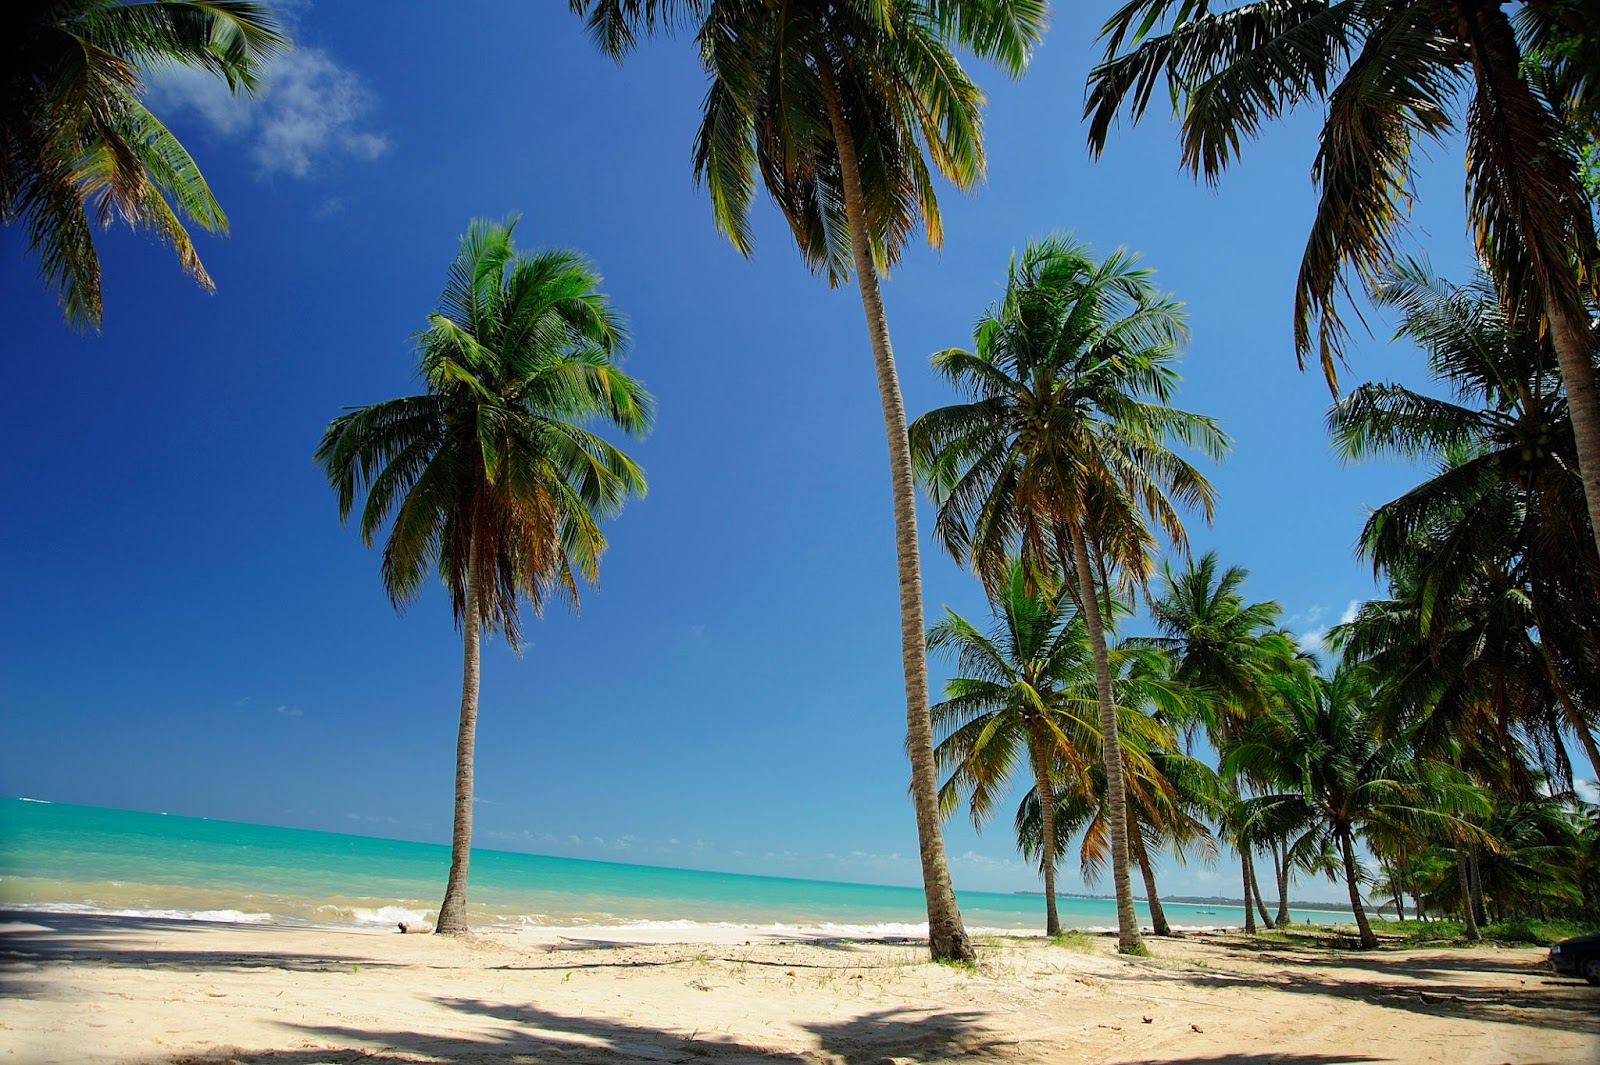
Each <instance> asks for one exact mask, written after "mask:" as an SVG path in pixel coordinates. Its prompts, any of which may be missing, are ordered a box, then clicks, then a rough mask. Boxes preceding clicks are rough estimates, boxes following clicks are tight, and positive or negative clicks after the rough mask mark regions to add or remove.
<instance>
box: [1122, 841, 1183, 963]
mask: <svg viewBox="0 0 1600 1065" xmlns="http://www.w3.org/2000/svg"><path fill="white" fill-rule="evenodd" d="M1128 843H1129V844H1130V845H1131V846H1132V847H1133V857H1134V860H1135V861H1137V862H1138V863H1139V875H1140V876H1141V877H1143V878H1144V897H1145V899H1146V900H1147V901H1148V903H1149V905H1150V928H1151V930H1153V931H1154V932H1155V934H1156V935H1158V936H1170V935H1172V926H1171V925H1169V924H1167V911H1166V910H1164V909H1162V908H1161V895H1160V893H1159V892H1157V891H1156V871H1155V870H1154V869H1153V868H1151V866H1150V855H1149V853H1148V852H1147V851H1146V850H1145V846H1144V833H1143V832H1140V831H1139V826H1138V825H1133V826H1132V831H1131V832H1129V833H1128Z"/></svg>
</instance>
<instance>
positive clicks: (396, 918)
mask: <svg viewBox="0 0 1600 1065" xmlns="http://www.w3.org/2000/svg"><path fill="white" fill-rule="evenodd" d="M330 909H331V910H336V911H338V913H339V914H340V915H341V916H344V917H347V918H348V919H349V920H352V921H354V922H355V923H356V924H372V925H389V926H391V927H392V926H394V925H397V924H399V923H400V922H401V921H404V922H405V923H406V924H427V923H428V922H429V921H431V920H432V919H433V914H432V913H430V912H428V911H425V910H408V909H406V908H405V907H404V906H379V907H378V908H377V909H376V910H364V909H360V908H359V907H352V908H345V907H342V906H337V907H335V906H323V907H320V908H319V912H321V911H322V910H330Z"/></svg>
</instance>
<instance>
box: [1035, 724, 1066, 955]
mask: <svg viewBox="0 0 1600 1065" xmlns="http://www.w3.org/2000/svg"><path fill="white" fill-rule="evenodd" d="M1030 739H1031V740H1032V747H1033V787H1034V790H1035V792H1036V793H1037V794H1038V796H1039V827H1040V830H1041V833H1042V835H1041V836H1040V837H1039V842H1040V858H1039V867H1040V871H1041V872H1043V873H1044V934H1045V935H1047V936H1053V935H1059V934H1060V932H1061V918H1060V916H1059V915H1058V914H1057V913H1056V792H1055V788H1054V787H1053V786H1052V785H1051V783H1050V760H1049V759H1050V753H1049V752H1050V748H1049V745H1048V744H1047V743H1046V742H1045V740H1044V739H1043V738H1042V737H1040V736H1038V735H1034V736H1032V737H1030Z"/></svg>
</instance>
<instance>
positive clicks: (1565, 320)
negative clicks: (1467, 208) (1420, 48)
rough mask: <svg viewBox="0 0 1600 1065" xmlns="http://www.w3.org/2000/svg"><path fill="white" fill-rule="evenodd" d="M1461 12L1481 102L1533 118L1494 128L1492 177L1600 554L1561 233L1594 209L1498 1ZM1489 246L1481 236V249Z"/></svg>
mask: <svg viewBox="0 0 1600 1065" xmlns="http://www.w3.org/2000/svg"><path fill="white" fill-rule="evenodd" d="M1455 7H1456V14H1457V18H1458V20H1459V31H1460V33H1461V35H1462V37H1463V39H1464V40H1466V41H1467V42H1468V43H1469V44H1470V45H1471V53H1472V64H1473V68H1474V73H1475V75H1476V77H1477V85H1478V94H1479V95H1480V96H1481V97H1485V98H1490V99H1493V100H1494V101H1495V102H1496V103H1497V104H1498V105H1499V107H1500V109H1501V110H1502V111H1503V112H1504V113H1508V114H1512V115H1515V116H1517V117H1519V118H1520V117H1527V116H1532V117H1533V120H1532V121H1527V122H1523V121H1518V122H1505V123H1497V124H1496V127H1495V130H1494V133H1495V135H1496V136H1498V137H1499V138H1500V141H1499V143H1497V144H1495V145H1494V146H1493V149H1492V150H1491V154H1492V155H1493V157H1494V164H1493V169H1494V177H1495V179H1496V182H1497V184H1499V185H1500V186H1501V188H1502V190H1503V196H1504V197H1505V198H1506V199H1507V200H1509V201H1510V202H1509V203H1508V204H1507V206H1508V207H1509V208H1510V210H1509V212H1508V213H1509V214H1511V216H1512V218H1513V219H1514V221H1515V223H1516V226H1517V229H1518V231H1519V233H1520V235H1521V237H1522V242H1523V246H1524V248H1525V249H1526V254H1527V256H1528V259H1529V261H1530V263H1531V264H1532V268H1533V275H1534V280H1535V281H1536V282H1537V284H1538V288H1539V296H1540V299H1541V301H1542V302H1543V305H1544V313H1545V318H1546V321H1547V323H1548V325H1549V329H1550V344H1551V346H1552V347H1553V348H1554V349H1555V353H1556V361H1557V363H1558V364H1559V365H1560V367H1561V381H1562V385H1563V386H1564V387H1565V388H1566V392H1567V411H1568V414H1569V416H1570V418H1571V421H1572V435H1573V436H1574V438H1575V439H1576V443H1577V448H1578V469H1579V472H1580V473H1581V474H1582V477H1583V494H1584V498H1585V500H1586V502H1587V503H1588V505H1589V526H1590V533H1591V534H1592V536H1593V537H1594V543H1595V550H1596V551H1600V392H1597V390H1596V386H1595V373H1594V354H1595V351H1594V338H1593V334H1592V333H1591V331H1590V324H1589V319H1588V315H1587V314H1586V313H1584V309H1583V298H1582V296H1581V294H1580V290H1579V287H1578V280H1577V277H1576V275H1575V274H1574V272H1573V269H1572V263H1571V259H1570V257H1569V254H1568V251H1567V247H1566V243H1567V242H1566V237H1565V234H1564V233H1562V232H1561V231H1560V230H1561V228H1562V225H1561V221H1560V218H1561V211H1563V210H1565V211H1568V212H1571V211H1577V210H1587V209H1588V204H1587V201H1585V200H1584V199H1583V198H1582V196H1581V195H1578V196H1577V197H1575V198H1567V197H1563V196H1562V195H1561V193H1562V191H1563V190H1564V189H1571V190H1573V191H1577V190H1578V189H1579V188H1580V186H1579V185H1578V182H1577V180H1576V176H1575V175H1573V174H1571V173H1562V172H1561V168H1563V167H1566V166H1568V165H1569V161H1568V160H1567V159H1566V157H1565V155H1564V153H1562V152H1559V151H1553V150H1551V149H1550V148H1549V146H1548V145H1547V144H1546V143H1545V142H1546V141H1547V140H1550V139H1553V135H1552V128H1553V127H1554V125H1555V123H1554V120H1553V118H1549V116H1548V109H1547V108H1546V107H1545V106H1544V105H1543V104H1541V103H1540V102H1539V100H1538V99H1537V98H1536V97H1535V96H1534V95H1533V92H1532V90H1531V89H1530V88H1529V87H1528V83H1527V81H1526V80H1525V79H1524V78H1523V76H1522V73H1521V67H1522V51H1521V49H1520V48H1519V47H1518V45H1517V39H1516V33H1515V31H1514V30H1513V29H1512V26H1511V21H1510V18H1509V16H1508V15H1507V13H1506V10H1505V8H1504V7H1502V6H1501V4H1500V0H1458V2H1457V3H1456V5H1455ZM1573 199H1575V202H1572V200H1573ZM1563 200H1566V201H1567V202H1562V201H1563ZM1550 208H1554V209H1553V210H1549V209H1550ZM1567 217H1568V218H1570V217H1571V215H1570V214H1569V215H1568V216H1567ZM1481 233H1482V230H1481V229H1480V234H1481ZM1483 239H1484V238H1483V237H1482V236H1480V238H1479V244H1480V248H1481V247H1482V244H1483Z"/></svg>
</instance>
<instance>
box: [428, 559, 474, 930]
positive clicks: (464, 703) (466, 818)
mask: <svg viewBox="0 0 1600 1065" xmlns="http://www.w3.org/2000/svg"><path fill="white" fill-rule="evenodd" d="M473 553H474V554H476V551H474V552H473ZM481 597H482V586H481V578H480V577H479V576H478V569H477V566H475V565H474V564H473V562H472V561H469V562H468V563H467V611H466V618H465V620H464V622H463V624H462V639H461V643H462V654H461V658H462V662H461V725H460V727H459V728H458V729H457V730H456V813H455V827H454V829H453V831H452V832H451V834H450V877H449V879H448V880H447V881H446V882H445V888H444V901H443V902H441V903H440V904H439V921H438V923H437V924H435V925H434V931H436V932H439V933H440V934H442V935H461V934H463V933H465V932H466V931H467V865H468V863H469V862H470V861H471V859H472V749H473V745H474V743H475V742H476V740H477V733H478V680H479V675H480V673H479V657H480V653H481V652H480V648H479V645H480V643H481V636H480V631H481V625H480V619H479V617H478V613H479V609H480V602H481Z"/></svg>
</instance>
